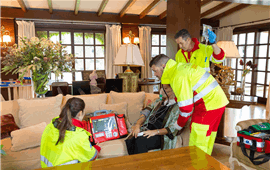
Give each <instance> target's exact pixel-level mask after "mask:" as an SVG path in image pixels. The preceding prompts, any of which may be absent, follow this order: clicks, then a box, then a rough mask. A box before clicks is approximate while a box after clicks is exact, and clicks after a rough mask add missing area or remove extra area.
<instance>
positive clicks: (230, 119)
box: [224, 104, 269, 137]
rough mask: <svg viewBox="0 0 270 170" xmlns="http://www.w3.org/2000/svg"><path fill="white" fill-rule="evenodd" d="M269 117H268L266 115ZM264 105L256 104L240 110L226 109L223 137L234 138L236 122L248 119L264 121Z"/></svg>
mask: <svg viewBox="0 0 270 170" xmlns="http://www.w3.org/2000/svg"><path fill="white" fill-rule="evenodd" d="M268 116H269V115H268ZM266 118H269V117H267V115H266V110H265V105H262V104H257V105H250V106H244V107H243V108H242V109H233V108H226V110H225V122H224V135H225V136H226V137H236V136H237V132H236V130H235V126H236V124H237V123H238V122H240V121H243V120H248V119H266Z"/></svg>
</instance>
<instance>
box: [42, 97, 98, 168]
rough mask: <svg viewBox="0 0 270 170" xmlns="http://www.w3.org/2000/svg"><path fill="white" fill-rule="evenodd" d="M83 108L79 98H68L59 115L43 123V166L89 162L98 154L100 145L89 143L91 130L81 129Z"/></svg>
mask: <svg viewBox="0 0 270 170" xmlns="http://www.w3.org/2000/svg"><path fill="white" fill-rule="evenodd" d="M84 108H85V103H84V101H83V100H82V99H80V98H76V97H73V98H70V99H68V100H67V102H66V104H65V106H64V107H63V109H62V111H61V113H60V116H59V117H56V118H54V119H53V120H52V121H51V123H50V124H48V125H47V126H46V128H45V130H44V132H43V134H42V138H41V144H40V163H41V167H42V168H46V167H52V166H61V165H68V164H75V163H80V162H88V161H93V160H95V159H96V158H97V157H98V153H99V152H100V150H101V148H100V147H99V146H97V145H94V146H92V145H91V143H90V141H89V136H90V135H91V134H90V133H89V132H88V131H86V130H84V129H83V126H84V125H83V123H82V122H81V121H82V119H83V117H84V115H85V113H84Z"/></svg>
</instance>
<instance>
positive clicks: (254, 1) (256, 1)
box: [215, 0, 270, 6]
mask: <svg viewBox="0 0 270 170" xmlns="http://www.w3.org/2000/svg"><path fill="white" fill-rule="evenodd" d="M215 1H223V2H232V3H239V4H250V5H267V6H269V5H270V1H269V0H215Z"/></svg>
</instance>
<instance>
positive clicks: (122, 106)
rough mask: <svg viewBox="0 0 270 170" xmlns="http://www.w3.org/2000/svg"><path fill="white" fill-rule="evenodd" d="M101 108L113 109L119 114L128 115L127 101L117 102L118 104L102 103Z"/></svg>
mask: <svg viewBox="0 0 270 170" xmlns="http://www.w3.org/2000/svg"><path fill="white" fill-rule="evenodd" d="M99 110H113V111H116V112H117V113H118V114H124V115H125V116H127V102H122V103H117V104H100V105H99Z"/></svg>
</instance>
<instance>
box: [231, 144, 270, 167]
mask: <svg viewBox="0 0 270 170" xmlns="http://www.w3.org/2000/svg"><path fill="white" fill-rule="evenodd" d="M232 150H233V155H232V156H233V157H234V158H236V159H237V160H238V161H239V162H241V163H243V164H245V165H246V166H248V167H251V168H254V169H261V170H268V169H269V167H270V161H268V162H266V163H263V164H261V165H253V163H252V162H251V161H250V160H249V158H248V157H246V156H245V155H244V154H243V152H242V150H241V147H240V146H237V143H236V142H234V143H233V144H232ZM246 151H247V154H248V155H249V154H250V153H249V149H247V150H246ZM261 154H262V153H258V152H255V154H254V157H255V158H256V157H257V156H259V155H261ZM263 154H264V153H263Z"/></svg>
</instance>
